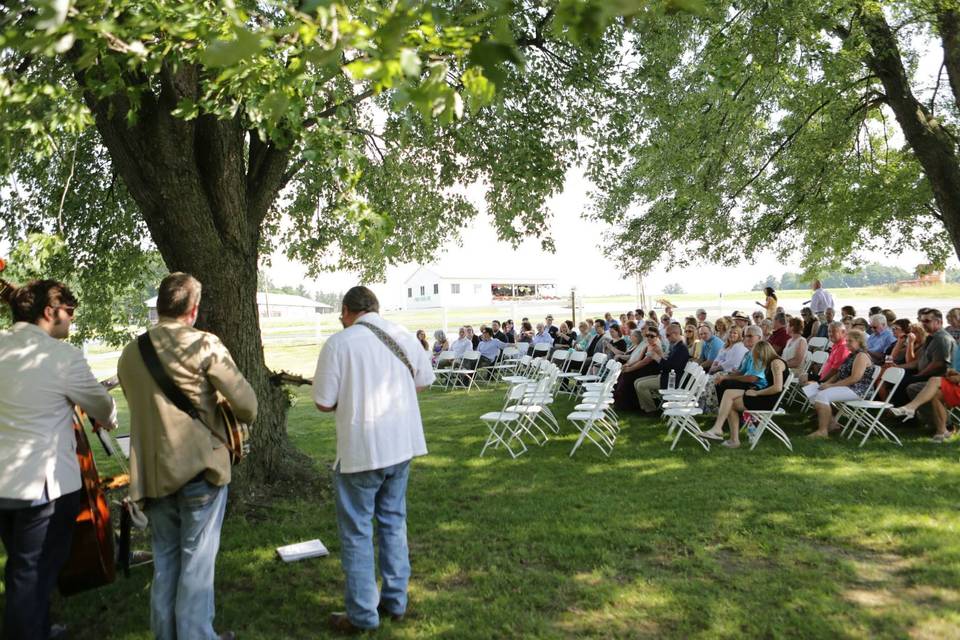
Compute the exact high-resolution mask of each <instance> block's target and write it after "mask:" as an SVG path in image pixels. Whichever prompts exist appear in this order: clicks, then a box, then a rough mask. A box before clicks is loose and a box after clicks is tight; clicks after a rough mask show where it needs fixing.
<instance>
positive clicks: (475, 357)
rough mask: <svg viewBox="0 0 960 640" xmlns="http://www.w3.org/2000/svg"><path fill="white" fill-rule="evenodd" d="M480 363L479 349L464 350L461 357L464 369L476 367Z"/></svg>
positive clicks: (461, 364)
mask: <svg viewBox="0 0 960 640" xmlns="http://www.w3.org/2000/svg"><path fill="white" fill-rule="evenodd" d="M478 364H480V352H479V351H464V352H463V355H462V356H461V357H460V366H461V367H462V368H464V369H476V368H477V365H478Z"/></svg>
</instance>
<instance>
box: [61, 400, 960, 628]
mask: <svg viewBox="0 0 960 640" xmlns="http://www.w3.org/2000/svg"><path fill="white" fill-rule="evenodd" d="M300 398H301V402H300V403H299V404H298V405H297V406H296V407H294V409H293V410H292V411H291V416H290V432H291V437H292V439H293V441H294V442H295V444H296V445H297V446H298V447H299V448H300V449H301V450H303V451H305V452H306V453H308V454H309V455H310V456H311V457H313V458H314V459H315V460H317V461H318V463H319V464H322V465H323V466H324V467H329V463H330V462H331V461H332V458H333V455H334V446H335V437H334V430H333V421H332V418H331V417H330V416H319V415H317V414H316V413H315V412H314V411H313V410H312V407H310V405H309V396H308V394H307V392H306V391H305V390H302V391H301V394H300ZM501 398H502V396H501V391H500V390H482V391H480V392H479V393H478V392H473V393H470V394H467V393H464V392H454V393H448V394H441V393H434V392H431V393H427V394H425V395H424V397H423V402H422V410H423V415H424V419H425V426H426V430H427V438H428V444H429V446H430V450H431V454H430V455H429V456H427V457H425V458H421V459H418V460H417V461H416V462H415V463H414V469H413V473H412V475H411V484H410V488H409V492H408V509H409V535H410V548H411V560H412V563H413V571H414V577H413V581H412V583H411V599H412V607H413V608H415V609H416V611H417V612H418V614H419V616H418V618H417V619H416V620H411V621H408V622H407V623H404V624H402V625H396V624H392V623H389V622H387V623H385V624H384V625H383V627H382V628H381V630H380V631H379V632H377V634H375V636H377V637H395V638H438V637H439V638H458V639H459V638H520V637H523V638H557V637H569V638H574V637H576V638H580V637H594V638H611V637H622V638H637V637H650V638H662V637H674V638H681V637H682V638H688V637H701V638H717V637H781V636H791V637H810V638H822V637H837V638H857V637H863V638H867V637H869V638H876V637H906V636H915V637H937V638H944V637H951V634H956V628H957V627H956V625H957V623H958V622H960V618H958V614H957V611H958V607H957V604H958V602H960V592H958V591H957V588H956V585H957V584H960V543H958V541H957V539H956V531H957V526H958V518H957V516H956V513H957V506H958V498H957V489H958V487H960V472H958V470H957V465H956V461H957V450H956V447H955V446H948V447H934V446H932V445H929V444H927V443H925V442H923V441H922V440H921V436H920V435H919V434H909V433H906V432H904V433H905V435H906V436H907V438H908V439H907V441H905V443H904V444H905V446H904V448H902V449H901V448H899V447H894V446H890V445H887V444H885V443H882V442H880V441H876V442H873V443H868V445H867V446H866V447H864V448H863V449H858V448H857V447H856V446H855V445H854V444H852V443H849V442H846V441H844V442H807V441H804V440H802V438H797V437H796V436H798V435H800V434H802V433H803V432H804V431H805V430H807V429H808V427H809V425H808V424H807V423H806V422H805V421H804V420H796V419H791V420H787V421H785V423H786V426H787V429H788V432H789V433H790V434H791V436H792V437H794V442H795V451H794V452H792V453H791V452H789V451H787V450H786V449H785V448H784V447H782V446H780V445H778V444H777V443H775V442H774V441H773V440H772V439H771V440H769V441H765V442H763V443H761V444H760V445H759V446H758V448H757V450H755V451H753V452H750V451H746V450H738V451H727V450H720V449H718V448H717V449H715V450H713V451H711V452H709V453H707V452H704V451H703V450H701V449H700V448H699V447H698V446H697V445H695V444H694V443H692V442H691V441H689V440H688V441H686V442H684V441H681V442H682V444H681V445H680V446H679V447H678V449H677V450H676V451H673V452H671V451H670V450H669V441H668V440H667V438H666V434H665V428H664V427H663V426H662V425H661V424H659V422H657V421H655V420H651V419H642V418H635V417H625V419H624V421H623V432H622V435H621V437H620V438H619V440H618V442H617V445H616V448H615V450H614V452H613V455H612V456H611V457H610V458H606V457H604V456H603V455H602V454H601V453H600V452H599V450H597V449H596V448H594V447H592V446H586V447H584V448H581V449H580V450H578V452H577V453H576V455H575V456H574V457H573V458H570V457H569V451H570V449H571V448H572V446H573V442H574V441H575V439H576V436H575V434H574V433H573V432H572V430H570V429H569V425H568V424H565V421H563V420H561V423H562V424H564V425H565V428H566V429H567V431H565V432H564V433H563V434H562V435H561V436H558V437H554V438H552V439H551V440H550V441H549V442H548V443H547V444H546V445H544V446H543V447H534V448H532V449H531V451H530V452H529V453H528V454H525V455H524V456H522V457H521V458H519V459H517V460H511V459H509V457H506V456H505V454H504V453H503V452H497V451H493V452H490V453H488V454H487V455H485V456H484V457H483V458H480V457H478V455H477V454H478V453H479V451H480V448H481V446H482V443H483V441H484V439H485V437H486V430H485V428H484V427H483V425H482V424H481V423H480V421H479V420H478V419H477V416H479V415H480V414H482V413H483V412H485V411H488V410H491V409H492V408H494V407H495V406H498V405H499V404H500V402H501ZM570 406H571V404H570V403H560V404H559V405H558V407H557V411H556V413H557V415H558V416H564V415H566V413H567V412H568V411H569V409H570ZM313 537H320V538H321V539H323V540H324V542H325V543H327V545H328V547H329V548H330V549H331V553H332V556H331V557H330V558H327V559H322V560H311V561H306V562H301V563H296V564H292V565H284V564H282V563H280V562H279V561H277V560H276V558H275V557H274V556H275V554H274V548H275V547H276V546H278V545H281V544H286V543H289V542H294V541H298V540H304V539H309V538H313ZM338 551H339V542H338V540H337V537H336V523H335V520H334V513H333V507H332V505H331V504H330V502H329V496H328V495H304V496H302V497H301V498H300V499H297V500H285V501H283V502H279V503H274V504H267V505H262V507H261V509H259V510H257V511H254V512H250V513H248V514H247V515H246V517H242V518H241V517H233V518H231V519H229V520H228V522H227V524H226V526H225V529H224V534H223V545H222V550H221V556H220V561H219V564H218V576H217V584H218V605H217V606H218V609H217V610H218V618H217V620H218V623H217V624H218V628H222V629H227V628H231V629H234V630H237V631H238V632H239V633H240V634H241V637H242V638H244V639H246V638H318V637H326V632H325V630H324V628H323V623H324V620H325V617H326V614H327V613H328V612H329V611H332V610H339V609H341V608H342V595H341V591H342V585H343V578H342V573H341V571H340V567H339V561H338ZM148 573H149V572H148V571H144V570H136V571H135V573H134V575H133V577H131V578H130V579H129V580H124V579H121V580H119V581H118V583H117V584H115V585H112V586H111V587H108V588H106V589H102V590H99V591H97V592H93V593H88V594H84V595H82V596H78V597H76V598H72V599H70V600H68V601H65V602H64V603H63V604H62V606H60V607H59V611H60V614H61V616H60V617H61V618H62V619H65V620H66V621H68V622H69V623H71V626H73V627H75V628H77V627H79V628H82V629H83V630H81V631H80V632H79V633H77V634H76V636H75V637H78V638H94V637H96V638H147V637H149V632H148V625H149V612H148V589H149V575H148Z"/></svg>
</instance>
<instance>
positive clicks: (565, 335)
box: [553, 322, 574, 349]
mask: <svg viewBox="0 0 960 640" xmlns="http://www.w3.org/2000/svg"><path fill="white" fill-rule="evenodd" d="M573 342H574V336H572V335H570V327H569V326H568V325H567V323H566V322H561V323H560V324H559V325H558V330H557V337H556V338H554V340H553V345H554V346H555V347H557V348H558V349H569V348H570V347H571V346H572V345H573Z"/></svg>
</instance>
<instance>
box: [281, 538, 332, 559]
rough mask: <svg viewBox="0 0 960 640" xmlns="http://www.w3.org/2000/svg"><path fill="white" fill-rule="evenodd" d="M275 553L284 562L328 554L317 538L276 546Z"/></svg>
mask: <svg viewBox="0 0 960 640" xmlns="http://www.w3.org/2000/svg"><path fill="white" fill-rule="evenodd" d="M277 555H278V556H280V559H281V560H283V561H284V562H296V561H297V560H303V559H304V558H317V557H320V556H326V555H330V552H329V551H327V548H326V547H325V546H323V543H322V542H320V540H319V539H316V538H314V539H313V540H307V541H306V542H297V543H295V544H288V545H286V546H283V547H277Z"/></svg>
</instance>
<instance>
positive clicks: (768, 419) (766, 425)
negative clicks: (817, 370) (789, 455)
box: [750, 371, 793, 451]
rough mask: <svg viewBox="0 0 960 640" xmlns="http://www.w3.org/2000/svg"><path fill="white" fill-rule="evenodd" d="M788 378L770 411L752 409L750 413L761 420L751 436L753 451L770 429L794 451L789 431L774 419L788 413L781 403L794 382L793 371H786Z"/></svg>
mask: <svg viewBox="0 0 960 640" xmlns="http://www.w3.org/2000/svg"><path fill="white" fill-rule="evenodd" d="M786 376H787V377H786V379H785V380H784V381H783V388H782V389H781V390H780V394H779V395H778V396H777V401H776V403H774V405H773V408H772V409H770V410H769V411H761V410H754V409H751V410H750V415H752V416H757V417H758V418H760V420H759V421H758V422H757V428H756V430H755V431H754V432H753V435H752V436H751V437H750V450H751V451H752V450H753V449H754V448H755V447H756V446H757V443H758V442H760V436H762V435H763V434H764V433H766V432H767V431H769V432H770V433H772V434H773V435H774V436H775V437H776V438H777V439H778V440H779V441H780V442H782V443H783V444H785V445H786V446H787V449H790V451H793V445H792V444H791V443H790V438H789V436H787V433H786V432H785V431H784V430H783V428H781V427H780V425H778V424H777V422H776V420H775V419H774V418H775V417H776V416H782V415H784V414H786V413H787V412H786V410H784V409H781V408H780V405H782V404H783V400H784V398H785V397H786V395H787V391H788V390H789V389H790V384H791V383H792V382H793V372H791V371H787V372H786Z"/></svg>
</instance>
